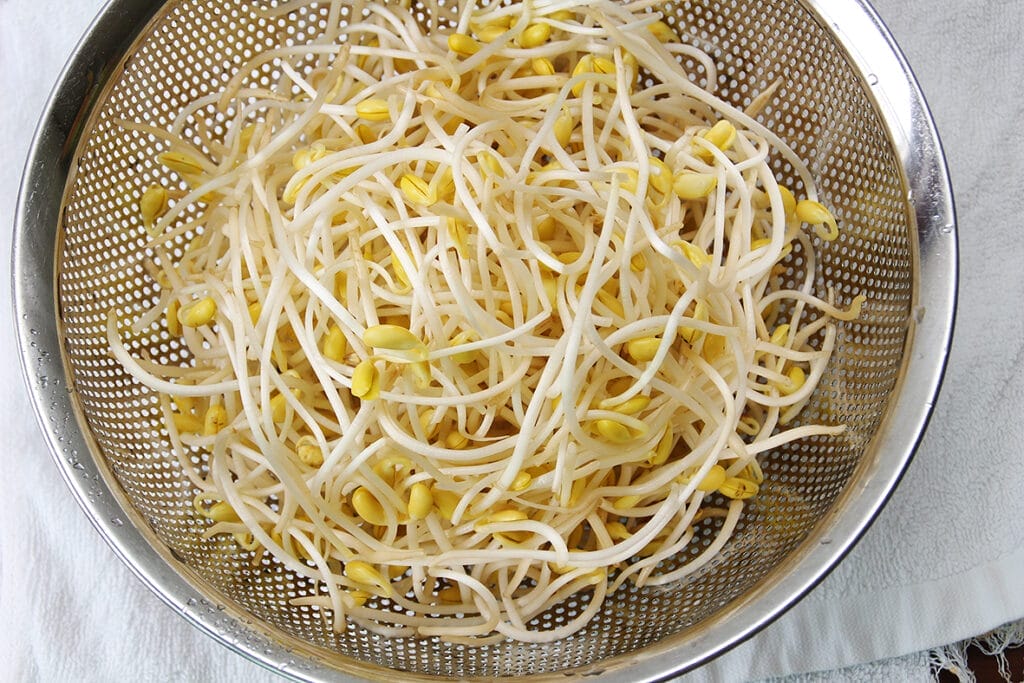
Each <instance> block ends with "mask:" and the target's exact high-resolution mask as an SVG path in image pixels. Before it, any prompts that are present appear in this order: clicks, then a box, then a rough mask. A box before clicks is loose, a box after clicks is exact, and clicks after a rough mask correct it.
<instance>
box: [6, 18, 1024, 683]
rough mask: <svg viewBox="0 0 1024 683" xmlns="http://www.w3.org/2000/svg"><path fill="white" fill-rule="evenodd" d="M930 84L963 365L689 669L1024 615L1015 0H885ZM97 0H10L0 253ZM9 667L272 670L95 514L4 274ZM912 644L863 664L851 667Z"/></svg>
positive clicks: (733, 671) (797, 658)
mask: <svg viewBox="0 0 1024 683" xmlns="http://www.w3.org/2000/svg"><path fill="white" fill-rule="evenodd" d="M876 5H877V8H878V10H879V11H880V13H881V14H882V16H883V17H884V18H885V19H886V21H887V22H888V23H889V26H890V28H891V29H892V30H893V32H894V34H895V35H896V37H897V39H898V41H899V43H900V44H901V46H902V47H903V49H904V50H905V52H906V53H907V55H908V58H909V61H910V63H911V64H912V65H913V66H914V68H915V69H916V71H917V74H918V76H919V78H920V80H921V83H922V86H923V88H924V91H925V93H926V95H927V96H928V98H929V101H930V104H931V106H932V111H933V113H934V115H935V118H936V121H937V123H938V127H939V130H940V132H941V133H942V134H943V138H944V142H945V145H946V152H947V156H948V159H949V162H950V165H951V170H952V176H953V179H954V183H955V187H956V191H957V198H958V201H959V219H960V221H959V226H960V236H961V249H962V252H961V265H962V280H961V289H960V311H959V317H958V323H957V331H956V337H955V343H954V350H953V354H952V360H951V364H950V367H949V370H948V373H947V378H946V382H945V386H944V389H943V391H942V394H941V396H940V399H939V401H938V405H937V407H936V410H935V415H934V418H933V420H932V423H931V426H930V427H929V429H928V432H927V436H926V438H925V439H924V442H923V444H922V445H921V448H920V450H919V452H918V455H917V457H916V459H915V461H914V462H913V464H912V465H911V467H910V470H909V472H908V473H907V476H906V478H905V479H904V481H903V483H902V484H901V485H900V487H899V489H898V490H897V492H896V493H895V495H894V496H893V498H892V501H891V502H890V504H889V505H888V506H887V507H886V509H885V510H884V511H883V513H882V514H881V516H880V517H879V519H878V521H877V522H876V523H875V524H874V526H873V527H872V528H871V530H870V531H869V532H868V533H867V535H866V536H865V537H864V539H863V541H862V542H861V543H860V544H859V545H858V546H857V547H856V549H855V550H854V551H853V552H852V553H851V554H850V556H849V557H848V558H847V559H846V560H845V561H844V562H842V564H841V565H840V566H839V567H838V569H837V570H836V571H835V572H834V573H833V574H832V575H831V576H829V577H828V578H827V579H826V580H825V581H824V582H823V583H822V584H821V585H820V586H819V587H818V588H817V589H815V590H814V591H813V592H812V593H811V594H810V595H809V596H808V597H807V598H806V599H804V600H803V601H802V602H801V603H800V604H798V605H797V606H796V607H795V608H793V609H792V610H791V611H790V612H789V613H787V614H786V615H784V616H783V617H782V618H781V619H780V620H778V621H777V622H776V623H774V624H773V625H771V626H769V627H768V628H767V629H765V630H764V631H763V632H762V633H760V634H759V635H757V636H755V637H754V638H753V639H751V640H750V641H748V642H747V643H745V644H743V645H741V646H740V647H738V648H737V649H735V650H734V651H732V652H731V653H729V654H727V655H725V656H723V657H721V658H720V659H718V660H717V661H715V662H713V663H712V664H710V665H709V666H707V667H704V668H703V669H701V670H699V671H698V672H695V673H694V674H692V675H689V676H687V677H686V679H687V680H690V679H692V680H696V681H699V680H728V681H734V680H748V679H757V678H764V677H770V676H781V675H787V674H795V673H800V672H812V671H821V670H836V671H832V672H831V673H825V674H819V675H815V676H813V677H806V678H805V680H815V681H819V680H834V681H842V680H863V679H864V677H865V676H866V677H867V678H868V679H870V678H873V677H874V676H876V675H880V676H881V677H882V678H885V679H888V680H906V681H919V680H925V679H927V677H928V673H927V663H926V661H925V659H924V657H923V656H922V655H920V654H918V655H913V654H912V653H915V652H919V651H920V650H922V649H925V648H929V647H933V646H938V645H942V644H945V643H948V642H952V641H955V640H959V639H962V638H965V637H968V636H972V635H976V634H978V633H981V632H984V631H987V630H989V629H991V628H993V627H995V626H998V625H999V624H1001V623H1003V622H1006V621H1010V620H1014V619H1020V618H1024V581H1022V580H1021V579H1022V578H1024V551H1022V549H1021V548H1022V547H1024V525H1022V524H1021V523H1020V520H1021V519H1022V518H1024V496H1021V495H1020V492H1021V490H1024V467H1021V466H1020V465H1019V462H1020V458H1021V455H1022V453H1021V446H1020V444H1021V441H1022V437H1024V427H1022V424H1024V422H1022V420H1021V419H1020V418H1021V409H1022V408H1024V362H1022V361H1024V315H1022V308H1024V306H1022V303H1021V302H1022V301H1024V269H1022V266H1021V264H1022V263H1024V239H1022V237H1021V232H1020V227H1019V221H1020V216H1022V215H1024V191H1022V190H1024V188H1022V183H1021V180H1020V179H1021V178H1022V177H1024V136H1021V135H1020V133H1019V122H1020V121H1021V120H1022V119H1024V104H1022V100H1021V99H1020V98H1019V96H1017V92H1018V84H1019V82H1020V80H1021V76H1024V44H1022V43H1021V42H1020V40H1019V36H1018V33H1019V26H1020V25H1021V23H1022V19H1024V13H1022V10H1021V5H1020V3H1017V2H1011V1H1005V2H999V3H992V2H986V1H984V0H941V1H938V0H876ZM99 6H100V2H99V1H98V0H90V1H89V2H85V1H82V2H74V3H69V2H64V1H63V0H31V1H30V0H0V77H2V80H0V93H3V97H2V98H0V159H2V160H3V163H0V226H2V227H0V240H2V244H0V254H2V255H3V256H0V259H2V261H3V262H4V263H7V261H8V259H7V256H6V255H7V254H9V253H10V227H9V226H10V225H11V224H12V221H13V214H14V202H15V196H16V190H17V184H18V182H19V178H20V173H21V165H22V163H23V160H24V158H25V154H26V151H27V149H28V145H29V142H30V137H31V133H32V130H33V127H34V125H35V122H36V120H37V118H38V116H39V113H40V111H41V108H42V105H43V102H44V101H45V97H46V95H47V92H48V91H49V89H50V87H51V85H52V84H53V83H54V81H55V79H56V77H57V74H58V72H59V70H60V67H61V64H62V63H63V61H64V59H65V57H66V55H67V54H68V53H69V52H70V50H71V48H72V46H73V44H74V42H75V41H76V40H77V38H78V36H79V35H80V34H81V32H82V31H83V30H84V29H85V27H86V25H87V23H88V21H89V20H90V18H91V17H92V16H93V14H94V13H95V12H96V11H97V10H98V9H99ZM0 287H2V288H3V290H2V292H0V299H2V300H3V302H4V303H3V305H0V343H2V348H0V351H2V353H0V357H3V358H5V359H7V360H6V362H5V363H3V364H2V366H0V373H2V374H0V386H2V387H3V388H4V391H5V393H6V396H7V397H6V398H5V399H4V401H3V405H4V407H5V410H4V414H3V421H4V423H5V428H4V431H5V439H4V445H3V447H2V448H0V472H2V475H3V478H4V481H5V483H6V486H5V501H4V505H3V506H2V507H0V520H2V525H0V679H3V680H27V681H34V680H40V681H58V680H82V681H115V680H138V681H157V680H159V681H175V680H182V681H186V680H187V681H256V680H266V681H272V680H280V679H277V678H276V676H275V675H274V674H271V673H269V672H266V671H263V670H262V669H260V668H258V667H257V666H256V665H254V664H252V663H250V662H248V661H246V660H244V659H242V658H241V657H239V656H236V655H233V654H231V653H230V652H228V650H226V649H224V648H222V647H221V646H220V645H218V644H216V643H215V642H214V641H212V640H211V639H209V638H208V637H207V636H205V635H203V634H202V633H200V632H199V631H198V630H196V629H194V628H192V627H191V626H189V625H188V624H187V623H186V622H185V621H184V620H182V619H181V618H180V617H179V616H178V615H177V614H175V613H173V612H172V611H171V610H170V609H168V608H167V607H165V606H164V605H163V603H161V602H160V601H159V600H158V599H157V598H156V597H155V596H154V595H152V594H151V593H150V592H149V591H148V590H147V589H146V588H144V587H143V586H142V584H141V583H140V582H139V581H137V580H136V579H135V578H134V576H133V575H132V574H131V573H130V572H129V571H128V569H126V568H125V567H124V566H123V565H122V564H121V563H120V562H119V561H118V560H117V559H116V558H115V557H114V555H113V553H112V552H111V551H110V550H109V549H108V548H107V546H106V545H105V544H104V543H103V541H102V540H101V539H100V537H99V536H98V534H97V533H96V532H95V531H94V530H93V529H92V528H90V525H89V523H88V521H87V520H86V517H85V515H84V514H83V513H82V512H81V510H79V509H78V507H77V506H76V504H75V503H74V502H73V501H72V498H71V496H70V495H68V491H67V488H66V487H65V485H64V483H63V482H62V481H61V479H60V476H59V474H58V471H57V468H56V466H55V465H54V464H53V462H52V460H51V457H50V455H49V454H48V453H47V451H46V447H45V446H44V443H43V440H42V437H41V436H40V433H39V431H38V428H37V426H36V424H35V420H34V418H33V416H32V412H31V409H30V406H29V399H28V397H27V392H26V390H24V389H23V388H22V386H23V384H22V380H21V377H20V375H19V372H18V368H17V364H16V363H15V361H14V358H15V357H16V354H15V345H14V340H13V336H12V335H13V332H12V329H13V325H12V321H11V319H10V316H11V313H10V308H9V306H8V304H7V303H6V302H7V301H9V297H8V293H9V291H8V290H9V277H8V275H7V274H6V273H5V274H3V276H2V277H0ZM908 654H909V655H911V656H906V657H903V658H902V659H898V660H895V661H892V662H887V663H875V664H872V665H871V666H870V667H866V668H858V669H846V670H845V671H838V669H840V668H841V667H849V666H852V665H857V664H862V663H867V662H877V660H881V659H885V658H890V657H896V656H900V655H908Z"/></svg>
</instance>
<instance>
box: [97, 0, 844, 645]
mask: <svg viewBox="0 0 1024 683" xmlns="http://www.w3.org/2000/svg"><path fill="white" fill-rule="evenodd" d="M300 4H304V3H297V2H290V3H286V4H283V5H281V6H279V7H277V8H276V9H273V10H267V12H270V13H277V14H279V15H280V14H282V13H285V12H290V11H295V10H296V9H297V8H298V6H299V5H300ZM342 5H343V3H341V2H334V3H331V4H330V7H329V10H328V13H327V22H326V27H327V28H326V29H325V30H324V31H323V34H322V35H321V36H319V37H318V38H317V39H316V40H315V41H314V42H312V43H311V44H308V45H306V44H303V45H295V46H286V47H281V48H279V49H275V50H272V51H269V52H266V53H262V54H258V55H256V56H255V57H253V58H252V61H251V63H249V64H247V65H245V66H243V67H242V68H240V69H239V70H238V72H237V75H236V76H234V77H232V78H231V79H230V80H229V81H226V86H225V88H224V89H223V90H222V91H219V92H217V93H215V94H213V95H209V96H205V97H199V98H197V99H196V101H195V102H193V103H192V104H190V105H189V106H188V107H186V108H185V109H184V110H183V111H182V112H181V113H180V115H179V116H178V117H177V119H176V120H175V121H174V122H173V123H172V124H171V125H169V126H168V127H166V128H160V127H156V126H152V125H150V124H147V123H139V122H131V121H124V122H122V125H124V126H126V127H129V128H132V129H134V130H136V131H138V132H139V133H141V134H145V135H151V136H154V137H155V139H157V140H158V141H159V144H160V145H161V146H162V149H163V150H164V151H163V152H162V153H161V154H159V156H158V157H157V159H158V160H159V162H160V164H161V165H162V166H163V167H164V168H165V169H166V172H165V176H166V180H165V181H164V183H163V184H160V183H155V184H152V185H150V186H149V187H148V188H146V189H144V190H142V189H140V192H141V195H140V196H141V199H140V201H139V210H140V213H141V218H142V223H143V225H144V226H145V228H146V230H147V231H148V244H147V249H148V253H149V254H150V255H151V256H150V258H149V259H148V261H147V266H148V267H149V269H150V271H151V274H152V275H153V277H154V279H155V281H156V282H158V283H159V285H160V289H159V291H160V295H159V301H158V302H157V303H156V305H154V306H152V307H151V308H148V309H147V310H145V311H143V312H141V313H140V314H139V315H138V316H137V317H136V319H135V320H133V321H131V322H130V323H124V322H122V321H119V320H118V318H117V316H116V315H115V314H114V313H111V314H110V316H109V318H108V321H107V329H108V337H109V342H110V346H111V349H112V352H113V354H114V356H115V357H116V358H117V359H118V361H120V363H121V364H122V365H123V366H124V367H125V368H126V370H127V371H128V372H129V373H130V374H131V375H132V376H134V377H135V378H137V379H138V380H139V381H140V382H141V383H142V384H143V385H145V386H147V387H149V388H150V389H152V390H154V392H155V393H156V394H157V395H159V400H160V410H161V411H162V415H163V419H164V422H165V424H166V429H167V432H168V434H169V439H170V443H171V445H172V447H173V449H174V451H175V453H176V454H177V457H178V460H179V461H180V464H181V467H182V468H183V469H184V471H185V473H186V474H187V476H188V477H189V478H190V480H191V483H192V484H193V485H194V486H195V487H196V489H198V491H199V493H198V495H197V496H196V498H195V509H196V511H197V513H198V514H199V515H200V517H201V519H202V520H203V522H204V524H205V529H206V530H205V534H206V536H207V537H208V538H211V539H219V540H220V541H222V542H227V543H230V544H233V547H236V548H237V549H238V550H237V552H246V553H250V554H251V555H252V558H253V560H252V561H253V562H254V563H259V562H261V561H262V562H266V561H268V560H270V561H273V562H276V563H279V564H280V565H283V567H284V568H285V569H287V570H288V571H290V572H292V573H294V574H295V575H297V576H299V577H305V578H306V579H308V580H309V581H310V582H312V585H314V586H316V590H315V591H313V593H312V594H310V595H306V596H303V597H296V598H294V599H293V603H294V604H301V605H309V606H311V607H312V608H314V609H315V610H316V611H318V612H319V613H320V614H322V615H323V617H324V618H325V619H327V620H329V621H330V624H331V626H332V627H333V628H334V629H336V630H344V629H345V628H346V625H347V623H348V622H352V623H355V624H356V625H358V626H361V627H364V628H366V629H369V630H370V631H373V632H375V633H380V634H384V635H389V636H425V637H429V636H440V637H442V638H444V639H445V640H448V641H452V642H465V643H474V644H481V643H487V642H496V641H499V640H502V639H506V638H511V639H516V640H519V641H525V642H546V641H552V640H556V639H559V638H563V637H565V636H567V635H570V634H572V633H575V632H577V631H579V630H580V629H582V628H584V627H585V626H586V624H587V623H588V621H589V620H590V619H592V618H593V617H594V615H595V614H596V613H597V612H598V611H599V610H600V609H601V606H602V603H603V602H604V600H605V599H606V597H607V596H608V595H610V594H611V593H613V592H614V591H616V590H617V589H619V588H620V587H621V586H623V584H626V583H627V582H629V583H632V584H635V585H637V586H652V585H663V584H670V583H673V582H676V581H679V580H680V579H682V578H684V577H686V576H687V575H689V574H692V573H693V572H696V571H698V570H699V569H700V568H701V567H702V566H704V565H706V564H707V563H708V562H709V561H710V560H711V559H712V558H714V557H715V556H716V554H718V553H719V552H720V551H721V550H722V548H723V546H724V545H725V544H726V542H727V541H728V539H729V537H730V535H731V534H732V532H733V530H734V529H735V527H736V524H737V522H738V520H739V518H740V515H741V512H742V510H743V507H744V505H745V501H747V500H749V499H750V498H752V497H753V496H756V495H757V493H758V490H759V488H760V486H761V485H762V484H763V481H764V477H763V474H762V470H761V468H760V466H759V465H758V457H759V455H761V454H764V453H766V452H769V451H771V450H773V449H777V448H778V447H780V446H782V445H783V444H785V443H787V442H791V441H793V440H796V439H801V438H805V437H808V436H812V435H827V434H836V433H839V432H840V431H842V429H843V428H842V426H829V425H806V424H800V425H799V426H794V425H792V424H791V423H792V422H794V420H795V418H796V417H797V415H798V414H799V413H800V411H801V409H802V408H803V407H804V405H805V404H806V403H807V402H808V400H809V397H810V396H811V393H812V392H813V391H814V388H815V386H816V385H817V383H818V381H819V379H820V378H821V376H822V373H823V371H824V369H825V367H826V364H827V363H828V361H829V357H830V354H831V352H832V350H833V347H834V344H835V339H836V325H837V321H841V320H851V319H853V318H855V317H857V315H858V311H859V308H860V304H861V302H862V300H863V298H862V297H857V298H855V299H854V300H853V302H852V304H851V305H850V306H849V307H848V308H845V309H843V308H839V307H837V306H836V304H835V301H834V295H831V294H830V295H829V300H828V301H826V300H823V299H821V298H818V297H816V296H814V295H813V294H812V290H813V285H814V282H815V277H816V275H815V245H816V244H819V243H820V242H819V241H818V240H832V239H835V238H836V237H837V235H838V234H839V233H838V225H837V223H836V220H835V218H834V217H833V216H832V214H831V213H830V212H829V211H828V210H827V209H826V208H825V207H824V206H823V205H822V204H821V203H819V202H818V197H817V194H816V190H815V185H814V181H813V179H812V178H811V175H810V173H809V171H808V170H807V167H806V165H805V164H804V163H803V162H801V161H800V159H799V158H797V156H796V155H795V153H794V152H793V151H792V150H791V149H790V148H789V147H788V146H787V145H786V144H785V143H783V142H782V141H781V140H780V139H779V138H778V137H776V136H775V135H773V134H772V132H771V131H769V130H767V129H766V128H765V127H764V126H763V125H761V124H760V123H758V122H757V120H756V119H757V115H758V114H759V113H760V112H761V111H762V110H763V108H764V107H765V106H766V105H768V104H769V103H770V102H771V100H772V96H773V94H774V92H775V89H776V88H777V87H778V86H779V85H780V84H778V83H777V84H775V85H773V86H771V87H769V88H768V89H766V90H765V91H764V92H763V93H761V94H760V95H759V96H758V97H756V98H754V100H753V101H752V102H750V104H749V106H748V107H747V109H746V110H740V109H737V108H735V107H733V106H731V105H729V104H727V103H726V102H724V101H722V100H721V99H719V98H718V97H717V96H716V95H715V94H713V92H711V91H710V90H707V89H704V88H702V87H700V86H699V85H698V84H697V83H698V80H699V79H698V77H697V75H696V74H695V73H691V72H688V71H687V70H686V69H685V68H684V66H683V64H687V63H689V64H690V65H691V66H692V65H694V64H696V65H698V67H697V69H698V70H700V71H702V73H701V74H700V76H702V77H703V82H706V83H708V84H710V87H713V86H714V84H715V83H716V82H717V80H718V75H717V72H716V67H715V63H714V61H713V60H712V59H711V58H710V57H708V56H707V55H706V54H704V53H702V52H701V51H699V50H697V49H695V48H694V47H692V46H690V45H688V44H686V43H684V42H682V41H681V39H680V38H679V37H678V35H677V33H676V31H675V29H674V28H673V27H672V26H670V24H669V23H667V22H666V21H665V18H664V17H662V16H661V15H660V14H659V13H658V12H657V11H656V4H655V3H652V2H633V3H625V4H624V3H619V2H615V1H613V0H595V1H593V2H589V1H588V2H578V3H576V2H572V1H566V0H529V1H524V2H522V3H513V4H501V3H492V4H487V5H478V4H475V3H474V2H472V0H466V1H464V2H463V3H461V4H460V5H459V7H458V8H457V9H454V10H449V11H451V12H452V14H451V16H452V17H453V22H454V23H453V25H451V26H447V27H446V28H443V29H442V28H436V27H435V28H426V29H425V28H424V27H423V25H422V23H423V22H422V20H417V17H416V15H415V13H414V12H413V11H411V10H409V9H407V8H405V7H404V6H402V5H399V4H390V3H372V2H363V3H359V2H357V3H347V6H348V7H349V8H350V9H351V11H350V13H349V14H347V15H343V14H342ZM427 11H428V13H430V12H432V13H433V14H432V16H438V15H440V14H443V12H444V11H445V10H443V9H442V8H439V7H432V8H431V7H428V8H427ZM346 17H347V18H346ZM259 74H264V76H265V77H264V78H263V80H262V81H260V79H259V78H258V75H259ZM211 111H214V112H216V115H215V116H211V115H210V113H209V112H211ZM772 157H776V158H778V159H781V160H783V161H784V162H788V164H789V165H790V166H791V167H792V168H793V169H794V171H793V172H794V174H795V175H796V177H798V178H799V180H800V185H801V186H800V187H799V188H798V189H799V192H800V193H801V194H802V195H803V198H802V199H800V200H799V201H798V199H797V197H795V196H794V194H793V192H791V191H790V190H789V189H787V188H785V187H783V186H781V185H780V184H779V183H778V182H777V181H776V178H775V176H774V174H773V172H772V169H771V166H770V160H771V158H772ZM794 250H799V254H800V259H794V258H789V257H790V254H791V252H793V251H794ZM794 282H795V283H796V284H795V285H787V283H794ZM147 330H159V331H161V333H163V332H164V331H165V332H166V335H167V336H166V337H165V339H167V338H169V339H171V340H172V343H173V344H174V345H175V346H174V348H176V349H179V351H178V353H180V356H181V358H183V359H184V360H183V361H182V362H181V363H180V364H178V365H168V364H161V363H157V362H155V361H153V360H152V359H151V358H150V357H149V356H148V355H147V354H146V353H145V352H144V351H142V350H138V349H132V347H131V344H130V343H129V342H126V341H125V339H126V338H128V337H130V336H131V335H132V334H135V335H140V334H142V333H144V332H146V331H147ZM798 422H799V421H798ZM197 454H202V455H201V456H200V455H197ZM708 529H711V530H712V531H711V532H708ZM702 530H703V531H702ZM709 533H710V536H709V535H708V534H709ZM709 539H710V540H709ZM691 544H693V545H691ZM570 596H575V597H576V599H577V600H578V601H579V603H578V604H580V605H581V607H580V609H579V610H578V612H577V613H574V614H571V615H570V618H566V619H564V620H563V622H562V623H558V624H555V625H554V626H553V627H550V628H548V627H546V628H543V629H542V628H539V627H538V626H537V624H538V623H540V620H539V619H538V617H539V616H540V615H543V614H544V613H545V612H546V611H548V610H550V609H551V608H552V607H554V606H556V605H557V604H559V603H560V602H562V601H564V600H566V599H567V598H569V597H570Z"/></svg>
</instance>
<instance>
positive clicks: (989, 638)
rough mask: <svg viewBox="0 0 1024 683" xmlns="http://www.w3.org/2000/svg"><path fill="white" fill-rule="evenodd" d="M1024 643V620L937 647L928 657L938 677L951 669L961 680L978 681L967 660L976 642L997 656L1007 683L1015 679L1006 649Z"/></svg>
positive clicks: (984, 651)
mask: <svg viewBox="0 0 1024 683" xmlns="http://www.w3.org/2000/svg"><path fill="white" fill-rule="evenodd" d="M1022 645H1024V621H1016V622H1011V623H1009V624H1003V625H1002V626H1000V627H999V628H997V629H995V630H993V631H989V632H988V633H985V634H984V635H980V636H978V637H976V638H969V639H967V640H963V641H960V642H959V643H953V644H952V645H945V646H943V647H937V648H935V649H934V650H931V651H930V652H929V653H928V661H929V662H930V663H931V665H932V670H933V671H934V672H935V675H936V677H937V676H938V674H939V673H941V672H943V671H948V672H949V673H951V674H953V675H954V676H956V678H957V680H958V681H959V682H960V683H977V678H976V677H975V675H974V672H973V671H971V669H970V666H969V665H968V663H967V650H968V649H969V648H970V647H972V646H973V647H977V648H978V650H980V651H981V652H982V653H984V654H986V655H988V656H990V657H995V658H996V664H997V666H998V667H999V675H1000V676H1002V678H1003V680H1004V681H1006V683H1013V681H1011V680H1010V666H1009V662H1008V661H1007V659H1006V651H1007V650H1008V649H1011V648H1015V647H1020V646H1022Z"/></svg>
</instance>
